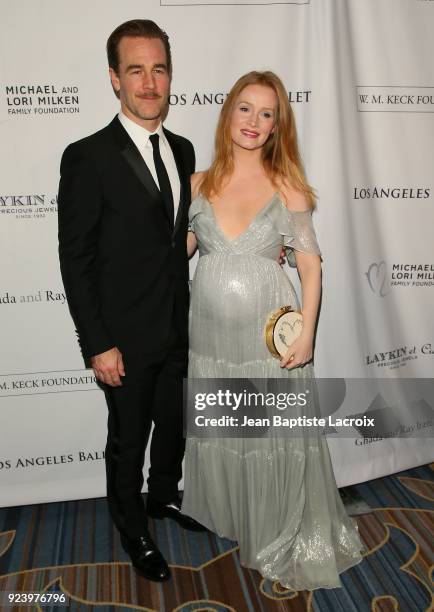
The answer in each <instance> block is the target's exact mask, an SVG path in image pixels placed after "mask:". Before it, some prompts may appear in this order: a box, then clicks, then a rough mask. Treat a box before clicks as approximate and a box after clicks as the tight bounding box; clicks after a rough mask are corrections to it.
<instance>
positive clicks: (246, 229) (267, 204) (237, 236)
mask: <svg viewBox="0 0 434 612" xmlns="http://www.w3.org/2000/svg"><path fill="white" fill-rule="evenodd" d="M277 196H278V192H277V191H275V192H274V193H273V195H272V196H271V198H270V199H269V200H267V203H266V204H264V206H262V208H260V209H259V210H258V212H257V213H256V215H254V217H253V218H252V220H251V221H250V223H248V225H247V226H246V228H245V229H243V231H242V232H240V233H239V234H237V235H236V236H234V237H233V238H229V237H228V236H227V235H226V233H225V231H224V230H223V228H222V227H221V225H220V223H219V222H218V221H217V217H216V216H215V211H214V206H213V204H212V203H211V202H210V201H209V200H208V199H207V198H204V200H205V202H206V203H207V204H208V206H209V208H210V210H211V214H212V218H213V221H214V224H215V226H216V228H217V230H218V231H219V233H220V234H221V235H222V237H223V238H224V240H225V241H226V242H227V243H233V242H235V241H237V240H238V239H239V238H241V237H242V236H244V235H245V234H247V232H248V231H249V230H250V229H251V227H252V226H253V224H254V223H255V221H256V220H257V219H258V217H259V216H260V215H262V213H264V212H265V211H266V210H268V208H269V207H270V206H271V204H272V203H273V202H274V200H275V198H276V197H277Z"/></svg>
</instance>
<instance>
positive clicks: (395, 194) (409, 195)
mask: <svg viewBox="0 0 434 612" xmlns="http://www.w3.org/2000/svg"><path fill="white" fill-rule="evenodd" d="M430 197H431V188H430V187H385V186H379V185H375V186H372V185H371V186H368V187H354V191H353V200H427V199H429V198H430Z"/></svg>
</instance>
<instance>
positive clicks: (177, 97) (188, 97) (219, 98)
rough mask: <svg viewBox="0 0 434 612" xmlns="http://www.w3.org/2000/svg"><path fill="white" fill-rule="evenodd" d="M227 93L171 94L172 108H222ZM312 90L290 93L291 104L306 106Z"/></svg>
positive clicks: (196, 92) (197, 92)
mask: <svg viewBox="0 0 434 612" xmlns="http://www.w3.org/2000/svg"><path fill="white" fill-rule="evenodd" d="M227 96H228V94H227V92H221V91H218V92H215V91H214V92H212V91H208V92H203V91H195V92H191V93H189V94H187V93H171V94H170V97H169V104H170V106H221V105H222V104H223V103H224V101H225V100H226V98H227ZM311 97H312V90H311V89H300V90H293V91H288V100H289V101H290V103H291V104H306V103H308V102H310V101H311Z"/></svg>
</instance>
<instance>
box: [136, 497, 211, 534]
mask: <svg viewBox="0 0 434 612" xmlns="http://www.w3.org/2000/svg"><path fill="white" fill-rule="evenodd" d="M146 512H147V514H148V516H150V517H151V518H156V519H162V518H170V519H173V520H174V521H176V522H177V523H178V525H181V527H184V529H190V531H207V528H206V527H204V526H203V525H201V524H200V523H198V522H197V521H195V520H194V519H193V518H191V516H187V515H186V514H182V512H181V500H180V499H179V498H176V499H175V500H173V501H172V502H168V503H167V504H163V503H162V502H159V501H157V500H155V499H154V498H153V497H151V496H149V495H148V502H147V506H146Z"/></svg>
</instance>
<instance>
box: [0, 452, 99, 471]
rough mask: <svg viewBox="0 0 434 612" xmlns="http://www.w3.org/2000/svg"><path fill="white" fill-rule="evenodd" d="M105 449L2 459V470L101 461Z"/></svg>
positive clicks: (0, 460) (0, 467)
mask: <svg viewBox="0 0 434 612" xmlns="http://www.w3.org/2000/svg"><path fill="white" fill-rule="evenodd" d="M104 455H105V453H104V451H103V450H91V451H90V450H80V451H76V452H75V453H64V454H59V455H49V456H38V457H15V458H14V459H5V458H1V459H0V470H10V469H21V470H26V469H29V468H39V467H45V466H47V465H50V466H53V467H55V466H58V465H65V464H68V463H82V462H83V461H88V462H91V461H101V460H102V459H104Z"/></svg>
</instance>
